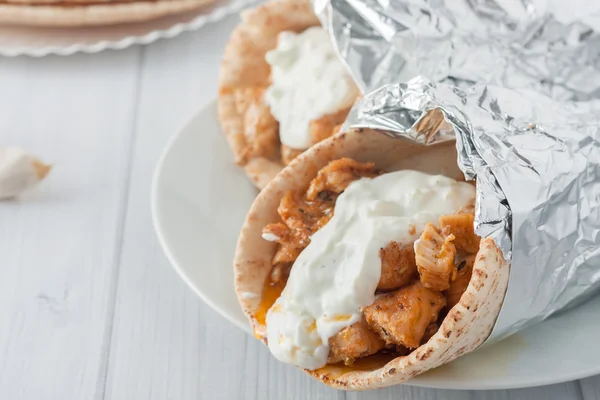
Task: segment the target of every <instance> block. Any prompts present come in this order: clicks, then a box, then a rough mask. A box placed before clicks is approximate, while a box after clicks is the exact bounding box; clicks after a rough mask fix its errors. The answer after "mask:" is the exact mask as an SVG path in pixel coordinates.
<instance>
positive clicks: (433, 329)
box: [421, 322, 439, 345]
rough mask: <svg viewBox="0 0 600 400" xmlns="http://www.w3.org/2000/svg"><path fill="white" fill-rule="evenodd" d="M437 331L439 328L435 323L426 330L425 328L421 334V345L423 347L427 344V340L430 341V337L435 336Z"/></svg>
mask: <svg viewBox="0 0 600 400" xmlns="http://www.w3.org/2000/svg"><path fill="white" fill-rule="evenodd" d="M438 329H439V326H438V324H436V323H435V322H434V323H431V324H429V325H427V328H425V333H424V334H423V338H422V339H421V344H422V345H423V344H425V343H427V342H428V341H429V339H431V337H432V336H433V335H435V333H436V332H437V331H438Z"/></svg>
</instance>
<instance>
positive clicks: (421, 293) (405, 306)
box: [362, 282, 446, 349]
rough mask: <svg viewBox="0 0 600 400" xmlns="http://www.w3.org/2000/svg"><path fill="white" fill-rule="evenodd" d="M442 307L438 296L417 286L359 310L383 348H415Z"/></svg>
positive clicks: (385, 297) (398, 291) (438, 294)
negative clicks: (390, 346) (387, 345)
mask: <svg viewBox="0 0 600 400" xmlns="http://www.w3.org/2000/svg"><path fill="white" fill-rule="evenodd" d="M445 305H446V298H445V297H444V296H443V295H442V294H441V293H440V292H434V291H433V290H429V289H427V288H426V287H424V286H423V285H422V284H421V283H420V282H415V283H413V284H412V285H410V286H405V287H403V288H402V289H399V290H397V291H395V292H391V293H387V294H385V295H382V296H380V297H379V298H377V299H376V300H375V302H374V303H373V304H371V305H370V306H367V307H363V309H362V312H363V315H364V317H365V320H366V321H367V324H369V326H370V327H371V329H373V330H374V331H375V332H377V333H378V334H379V336H380V337H381V338H382V339H384V340H385V342H386V343H387V344H396V345H402V346H406V347H408V348H410V349H414V348H417V347H419V345H420V344H421V340H422V339H423V336H424V335H425V330H426V329H427V327H428V326H429V324H431V323H433V322H435V321H436V320H437V318H438V313H439V312H440V310H441V309H442V308H443V307H444V306H445Z"/></svg>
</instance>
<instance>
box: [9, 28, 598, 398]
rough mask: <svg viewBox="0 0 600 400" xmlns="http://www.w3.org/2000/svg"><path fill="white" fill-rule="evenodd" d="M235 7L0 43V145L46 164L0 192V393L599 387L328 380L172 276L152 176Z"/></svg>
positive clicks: (585, 390) (543, 391)
mask: <svg viewBox="0 0 600 400" xmlns="http://www.w3.org/2000/svg"><path fill="white" fill-rule="evenodd" d="M236 21H237V17H231V18H229V19H227V20H225V21H223V22H221V23H219V24H217V25H210V26H207V27H205V28H204V29H202V30H200V31H198V32H195V33H191V34H186V35H184V36H181V37H179V38H176V39H173V40H170V41H161V42H158V43H156V44H153V45H151V46H149V47H146V48H141V47H135V48H130V49H128V50H125V51H121V52H112V51H110V52H105V53H102V54H98V55H77V56H73V57H69V58H60V57H48V58H44V59H29V58H17V59H2V58H0V145H18V146H22V147H24V148H26V149H28V150H30V151H32V152H35V153H38V154H39V155H41V156H42V157H43V158H44V159H45V160H46V161H48V162H51V163H53V164H54V165H55V168H54V170H53V172H52V174H51V175H50V177H49V179H48V180H47V181H46V182H44V183H43V185H42V186H41V187H39V189H38V190H36V191H35V192H33V193H31V194H29V195H28V196H26V197H24V198H22V199H21V200H20V201H15V202H5V203H0V399H1V400H18V399H28V400H29V399H31V400H46V399H52V400H53V399H56V400H71V399H73V400H87V399H95V400H100V399H110V400H116V399H123V400H137V399H144V400H145V399H160V400H162V399H173V400H187V399H190V400H196V399H260V400H263V399H307V398H311V399H321V398H322V399H325V398H327V399H403V400H412V399H415V400H416V399H423V400H427V399H466V398H470V399H474V400H484V399H485V400H488V399H489V400H492V399H498V400H499V399H523V400H525V399H539V400H563V399H578V400H595V399H600V376H599V377H595V378H589V379H585V380H582V381H578V382H570V383H565V384H559V385H554V386H548V387H542V388H533V389H521V390H505V391H489V392H465V391H444V390H430V389H419V388H411V387H408V386H401V387H395V388H392V389H385V390H379V391H374V392H369V393H344V392H336V391H334V390H332V389H328V388H326V387H324V386H323V385H321V384H320V383H317V382H315V381H313V380H311V379H310V378H308V377H307V376H305V375H304V374H302V373H300V372H299V371H297V370H295V369H294V368H292V367H288V366H284V365H281V364H280V363H278V362H276V361H275V360H274V359H273V358H272V357H271V356H270V355H269V353H268V350H267V349H266V348H264V347H263V346H262V345H261V344H260V343H259V342H258V341H256V340H255V339H254V338H252V337H249V336H247V335H246V334H245V333H243V332H241V331H239V330H237V329H236V328H234V327H233V326H232V325H231V324H230V323H228V322H227V321H226V320H224V319H223V318H221V317H220V316H219V315H217V314H216V313H215V312H214V311H212V310H211V309H210V308H209V307H208V306H207V305H205V304H204V303H202V301H201V300H200V299H198V298H197V297H196V296H195V295H194V294H193V293H192V291H191V290H190V289H188V288H187V287H186V286H185V284H184V283H183V282H182V281H181V280H180V279H179V277H178V276H177V275H176V274H175V272H174V271H173V270H172V269H171V268H170V266H169V265H168V262H167V260H166V258H165V256H164V255H163V253H162V250H161V249H160V247H159V245H158V243H157V240H156V238H155V235H154V231H153V228H152V223H151V218H150V210H149V204H150V203H149V196H150V180H151V176H152V173H153V170H154V167H155V164H156V162H157V159H158V156H159V155H160V153H161V151H162V150H163V148H164V146H165V144H166V142H167V140H168V139H169V137H170V136H171V135H172V134H173V133H174V132H176V131H177V129H178V128H180V127H181V125H182V124H183V123H184V121H185V120H186V118H188V117H189V116H190V115H192V113H193V112H194V111H195V110H196V109H198V108H199V107H201V106H202V105H203V104H205V103H206V102H208V101H209V100H211V99H212V98H213V97H214V96H215V92H216V89H217V82H216V76H217V70H218V63H219V59H220V56H221V52H222V49H223V46H224V43H225V41H226V39H227V35H228V33H229V32H230V30H231V29H232V27H233V26H234V24H235V23H236ZM555 345H560V344H559V343H556V344H555ZM560 361H561V360H556V362H557V363H560ZM599 362H600V360H599Z"/></svg>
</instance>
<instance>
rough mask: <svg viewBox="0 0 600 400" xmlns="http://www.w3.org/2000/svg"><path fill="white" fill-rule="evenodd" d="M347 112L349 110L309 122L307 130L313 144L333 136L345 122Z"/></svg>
mask: <svg viewBox="0 0 600 400" xmlns="http://www.w3.org/2000/svg"><path fill="white" fill-rule="evenodd" d="M349 112H350V109H349V108H346V109H344V110H339V111H337V112H335V113H333V114H327V115H324V116H322V117H321V118H319V119H314V120H312V121H310V124H309V130H310V136H311V137H312V142H313V144H315V143H319V142H320V141H321V140H325V139H327V138H328V137H330V136H333V135H335V134H336V133H337V132H338V131H339V128H340V127H341V126H342V124H343V123H344V121H345V120H346V117H347V116H348V113H349Z"/></svg>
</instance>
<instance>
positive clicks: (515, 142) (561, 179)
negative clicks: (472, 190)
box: [345, 78, 600, 341]
mask: <svg viewBox="0 0 600 400" xmlns="http://www.w3.org/2000/svg"><path fill="white" fill-rule="evenodd" d="M598 110H600V104H599V103H598V102H585V103H584V102H581V103H569V104H564V103H559V102H557V101H555V100H553V99H551V98H549V97H547V96H545V95H542V94H540V93H537V92H535V91H532V90H527V89H521V90H510V89H506V88H500V87H495V86H491V85H475V86H471V87H470V88H467V89H459V88H456V87H455V86H451V85H447V84H443V83H430V81H428V80H426V79H423V78H415V79H413V80H411V81H409V82H408V83H399V84H390V85H386V86H384V87H382V88H380V89H378V90H376V91H374V92H372V93H370V94H368V95H366V96H365V97H364V98H363V99H362V100H361V101H360V102H359V103H358V104H356V105H355V106H354V108H353V109H352V111H351V112H350V115H349V116H348V120H347V121H346V123H345V125H346V128H371V129H380V130H383V131H385V132H386V133H387V134H389V135H392V136H395V137H399V138H400V137H401V138H408V139H411V140H414V141H417V142H420V143H422V144H423V145H435V144H437V143H440V142H442V141H447V140H454V139H455V138H456V143H457V150H458V166H459V167H460V169H461V170H462V171H463V172H464V174H465V177H466V178H467V179H470V180H472V179H476V180H477V202H476V204H477V207H476V213H475V230H476V232H477V234H478V235H480V236H482V237H487V236H491V237H492V238H493V239H494V240H495V242H496V244H497V245H498V246H499V247H500V248H501V250H502V252H503V253H504V256H505V257H506V258H507V259H509V260H510V261H511V272H510V279H509V284H508V289H507V293H506V297H505V300H504V304H503V306H502V309H501V311H500V314H499V317H498V320H497V321H496V325H495V327H494V330H493V331H492V334H491V336H490V338H489V339H488V341H489V340H498V339H501V338H503V337H506V336H508V335H510V334H512V333H514V332H516V331H518V330H521V329H523V328H525V327H526V326H529V325H531V324H534V323H536V322H539V321H541V320H543V319H545V318H547V317H548V316H550V315H551V314H553V313H555V312H557V311H559V310H562V309H564V308H565V307H568V306H571V305H573V304H574V302H578V301H583V300H585V299H587V298H589V297H590V296H591V295H593V294H594V293H596V292H597V289H599V288H600V111H598ZM435 113H437V114H439V115H436V114H435ZM442 116H443V118H444V120H445V122H442V123H436V122H435V120H436V118H441V117H442ZM432 121H434V122H433V123H432ZM431 127H434V128H433V129H429V128H431ZM439 128H441V129H439Z"/></svg>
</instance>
